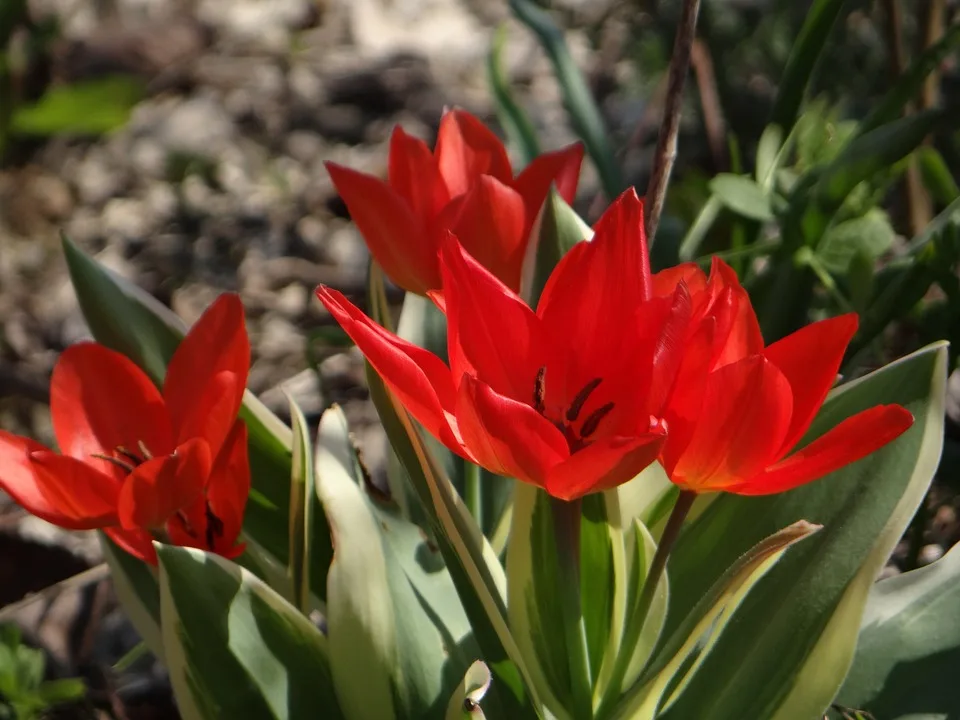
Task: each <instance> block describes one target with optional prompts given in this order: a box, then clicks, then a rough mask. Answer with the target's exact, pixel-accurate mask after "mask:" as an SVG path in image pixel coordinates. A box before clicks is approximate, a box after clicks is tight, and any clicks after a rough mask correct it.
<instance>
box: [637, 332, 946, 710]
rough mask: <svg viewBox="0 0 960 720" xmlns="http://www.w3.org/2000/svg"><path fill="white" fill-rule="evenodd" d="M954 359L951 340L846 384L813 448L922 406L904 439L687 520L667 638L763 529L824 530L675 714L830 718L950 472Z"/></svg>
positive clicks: (831, 401) (769, 585) (726, 641)
mask: <svg viewBox="0 0 960 720" xmlns="http://www.w3.org/2000/svg"><path fill="white" fill-rule="evenodd" d="M946 363H947V348H946V347H945V346H944V345H943V344H938V345H933V346H930V347H928V348H925V349H923V350H920V351H918V352H916V353H914V354H913V355H910V356H908V357H906V358H903V359H902V360H899V361H897V362H895V363H892V364H891V365H888V366H886V367H884V368H881V369H880V370H877V371H876V372H874V373H872V374H870V375H868V376H866V377H864V378H861V379H859V380H856V381H854V382H851V383H848V384H846V385H843V386H841V387H840V388H838V389H837V390H835V391H834V392H833V393H832V394H831V395H830V397H829V398H828V400H827V402H826V403H825V404H824V406H823V408H822V410H821V411H820V413H819V414H818V415H817V418H816V419H815V420H814V423H813V426H812V427H811V430H810V431H809V432H808V434H807V436H806V437H805V438H804V440H803V441H802V444H806V443H808V442H810V441H811V440H812V439H813V438H816V437H819V436H820V435H822V434H823V433H824V432H826V431H827V430H828V429H830V428H833V427H835V426H836V425H837V424H838V423H839V422H841V421H842V420H843V419H845V418H847V417H850V416H852V415H853V414H855V413H857V412H859V411H861V410H864V409H866V408H869V407H873V406H875V405H877V404H880V403H900V404H901V405H903V406H904V407H906V408H907V409H908V410H910V411H911V412H912V413H913V414H914V417H915V423H914V425H913V427H912V428H911V429H910V430H908V431H907V432H906V433H905V434H904V435H903V436H901V437H900V438H898V439H897V440H896V441H894V442H892V443H890V444H889V445H887V446H886V447H884V448H882V449H880V450H878V451H877V452H875V453H874V454H872V455H870V456H869V457H867V458H864V459H863V460H860V461H859V462H856V463H854V464H852V465H849V466H847V467H845V468H843V469H841V470H838V471H836V472H834V473H831V474H830V475H828V476H826V477H825V478H823V479H822V480H818V481H816V482H813V483H810V484H808V485H805V486H803V487H801V488H798V489H796V490H792V491H790V492H787V493H782V494H779V495H772V496H765V497H740V496H736V495H722V496H720V497H718V498H717V499H716V500H714V502H713V503H711V504H710V506H709V507H708V508H707V509H706V510H705V511H704V512H703V514H702V515H701V516H700V517H699V518H697V520H695V521H694V522H693V523H692V524H691V525H690V526H689V527H687V529H686V530H685V531H684V533H683V534H682V535H681V536H680V539H679V541H678V543H677V545H676V547H675V548H674V552H673V554H672V555H671V559H670V563H669V566H668V569H669V572H670V582H671V600H670V612H669V615H668V618H667V625H668V629H667V630H666V631H665V637H670V636H672V635H674V634H675V632H676V628H677V626H678V625H679V623H681V622H683V621H684V620H685V618H687V617H688V616H689V615H690V613H691V612H692V611H693V607H694V604H695V603H696V601H697V599H698V598H700V597H702V596H703V594H704V592H705V591H706V589H707V588H709V587H710V586H711V585H712V584H713V583H714V581H715V578H716V577H717V575H718V574H719V573H720V572H721V571H722V569H723V568H726V567H729V566H730V565H731V564H732V563H733V562H735V561H736V558H737V557H738V556H740V555H741V554H742V553H743V552H745V551H746V550H747V549H748V548H749V547H751V546H752V545H754V544H755V543H756V542H757V539H758V538H762V537H764V536H767V535H769V533H770V532H771V531H772V529H775V528H777V527H778V526H779V527H783V526H784V525H786V524H789V523H792V522H795V521H797V520H801V519H807V520H809V521H811V522H815V523H818V524H821V525H823V530H821V531H820V532H819V533H817V535H816V536H815V537H813V538H811V539H810V540H807V541H806V542H804V543H803V544H802V545H799V546H798V547H796V548H795V549H794V550H792V551H791V552H790V554H789V555H787V556H786V557H785V558H784V559H783V560H782V561H781V562H780V563H779V564H778V565H777V566H776V567H775V568H773V569H772V570H771V571H770V573H769V574H768V575H767V576H766V577H765V578H764V579H763V580H762V581H761V582H760V583H758V584H757V585H756V587H755V588H754V589H753V590H752V591H751V593H750V594H749V595H748V596H747V598H746V599H745V600H744V602H743V603H742V604H741V605H740V606H739V608H738V609H737V611H736V615H735V616H734V618H733V620H732V622H734V623H735V625H736V630H735V632H728V633H723V634H721V636H720V637H719V639H718V640H717V642H716V644H715V645H714V647H713V649H712V651H711V652H710V654H709V655H708V656H707V657H706V659H705V661H704V662H703V664H702V667H701V669H700V671H699V672H697V673H696V675H695V676H694V677H693V678H692V679H691V681H690V683H689V686H688V687H687V689H686V690H685V691H684V692H683V694H682V695H680V697H679V698H678V699H677V701H676V703H675V705H674V706H673V707H672V708H671V709H670V711H669V712H668V713H667V714H666V715H665V716H664V717H666V718H670V719H671V720H672V719H673V718H692V717H706V716H709V717H710V718H711V719H712V720H713V719H716V720H724V719H725V718H731V719H733V718H737V719H738V720H739V719H741V718H753V717H757V718H759V717H763V718H775V719H777V720H787V719H789V718H806V717H810V718H814V717H820V715H821V714H822V712H823V711H824V709H825V708H826V706H827V705H828V704H829V703H830V701H831V700H832V698H833V697H834V695H835V694H836V692H837V690H838V689H839V687H840V684H841V682H842V681H843V677H844V675H845V674H846V672H847V668H848V666H849V663H850V661H851V660H852V657H853V651H854V645H855V643H856V638H857V628H858V627H859V625H860V618H861V614H862V611H863V606H864V603H865V601H866V598H867V594H868V593H869V591H870V588H871V586H872V584H873V581H874V579H875V577H876V575H877V573H879V571H880V569H881V567H882V566H883V564H884V563H885V562H886V560H887V557H888V556H889V555H890V552H891V551H892V549H893V547H894V546H895V545H896V543H897V542H898V541H899V539H900V537H901V536H902V534H903V531H904V529H905V528H906V527H907V525H908V523H909V521H910V519H911V518H912V517H913V514H914V511H915V510H916V508H917V506H918V505H919V503H920V501H921V499H922V498H923V496H924V493H925V492H926V489H927V487H928V486H929V484H930V480H931V478H932V477H933V473H934V471H935V470H936V467H937V463H938V460H939V455H940V447H941V444H942V434H943V417H944V410H943V407H944V392H945V384H946ZM660 654H662V650H661V651H658V657H659V656H660ZM655 662H656V661H655Z"/></svg>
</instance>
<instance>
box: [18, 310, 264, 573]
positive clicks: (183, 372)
mask: <svg viewBox="0 0 960 720" xmlns="http://www.w3.org/2000/svg"><path fill="white" fill-rule="evenodd" d="M249 365H250V345H249V341H248V339H247V335H246V330H245V327H244V320H243V306H242V305H241V304H240V299H239V298H238V297H237V296H236V295H223V296H221V297H220V298H219V299H218V300H217V301H216V302H215V303H214V304H213V305H212V306H211V307H210V308H209V309H208V310H207V312H206V313H204V315H203V317H201V318H200V320H199V321H198V322H197V323H196V324H195V325H194V326H193V328H192V329H191V330H190V332H189V333H188V334H187V336H186V337H185V338H184V339H183V342H182V343H181V344H180V346H179V347H178V348H177V350H176V352H175V353H174V355H173V357H172V359H171V361H170V365H169V367H168V369H167V374H166V378H165V380H164V383H163V389H162V391H161V390H158V389H157V387H156V386H155V385H154V384H153V382H152V381H151V380H150V378H149V377H147V375H146V374H145V373H144V372H143V371H142V370H141V369H140V368H138V367H137V366H136V365H135V364H134V363H133V362H132V361H130V360H129V359H128V358H126V357H125V356H123V355H121V354H119V353H117V352H114V351H113V350H110V349H108V348H106V347H104V346H102V345H98V344H96V343H92V342H84V343H79V344H77V345H73V346H72V347H69V348H67V350H66V351H64V353H63V354H62V355H61V356H60V359H59V361H58V362H57V365H56V367H55V368H54V371H53V376H52V378H51V388H50V411H51V416H52V420H53V430H54V434H55V435H56V438H57V444H58V445H59V446H60V451H61V453H62V454H58V453H55V452H53V451H52V450H49V449H47V448H45V447H43V446H42V445H41V444H39V443H37V442H35V441H33V440H30V439H28V438H23V437H19V436H17V435H12V434H10V433H7V432H3V431H0V488H2V489H3V490H5V491H6V492H7V493H9V494H10V495H11V496H12V497H13V498H14V499H15V500H16V501H17V502H18V503H19V504H20V505H22V506H23V507H24V508H26V509H27V510H28V511H30V512H31V513H33V514H34V515H37V516H38V517H40V518H43V519H44V520H47V521H48V522H51V523H53V524H55V525H59V526H61V527H64V528H68V529H74V530H81V529H93V528H99V529H102V530H104V532H106V534H107V535H109V536H110V538H111V539H112V540H113V541H114V542H116V543H117V544H118V545H119V546H121V547H122V548H124V549H125V550H127V551H128V552H130V553H131V554H133V555H135V556H137V557H139V558H141V559H144V560H147V561H148V562H155V561H156V560H155V553H154V549H153V545H152V540H153V539H154V538H161V539H164V540H165V541H167V542H171V543H174V544H177V545H184V546H191V547H199V548H203V549H206V550H210V551H213V552H217V553H219V554H222V555H226V556H228V557H233V556H236V555H238V554H240V552H242V550H243V548H242V547H241V546H239V545H237V544H236V541H237V537H238V535H239V533H240V529H241V524H242V521H243V512H244V507H245V505H246V501H247V495H248V494H249V491H250V468H249V465H248V462H247V432H246V427H245V426H244V424H243V423H242V422H241V421H239V420H238V419H237V413H238V411H239V409H240V403H241V401H242V398H243V393H244V388H245V387H246V382H247V373H248V370H249Z"/></svg>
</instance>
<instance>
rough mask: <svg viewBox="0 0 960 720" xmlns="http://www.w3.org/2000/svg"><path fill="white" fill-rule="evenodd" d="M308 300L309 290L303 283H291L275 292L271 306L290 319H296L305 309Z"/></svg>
mask: <svg viewBox="0 0 960 720" xmlns="http://www.w3.org/2000/svg"><path fill="white" fill-rule="evenodd" d="M309 301H310V291H309V290H307V288H306V287H305V286H304V285H301V284H299V283H291V284H290V285H287V286H286V287H285V288H283V289H281V290H278V291H277V292H276V293H275V295H274V303H273V307H274V309H275V310H276V311H277V312H280V313H282V314H283V315H284V316H286V317H288V318H290V319H291V320H296V319H297V318H298V317H300V316H301V315H303V313H304V312H305V311H306V309H307V303H308V302H309Z"/></svg>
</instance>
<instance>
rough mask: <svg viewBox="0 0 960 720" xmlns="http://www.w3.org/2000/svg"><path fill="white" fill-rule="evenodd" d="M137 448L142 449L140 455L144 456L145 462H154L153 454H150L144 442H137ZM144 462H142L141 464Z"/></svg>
mask: <svg viewBox="0 0 960 720" xmlns="http://www.w3.org/2000/svg"><path fill="white" fill-rule="evenodd" d="M137 447H138V448H140V453H141V454H142V455H143V458H144V460H153V453H151V452H150V450H149V449H148V448H147V445H146V443H144V442H143V440H137ZM144 460H141V462H143V461H144Z"/></svg>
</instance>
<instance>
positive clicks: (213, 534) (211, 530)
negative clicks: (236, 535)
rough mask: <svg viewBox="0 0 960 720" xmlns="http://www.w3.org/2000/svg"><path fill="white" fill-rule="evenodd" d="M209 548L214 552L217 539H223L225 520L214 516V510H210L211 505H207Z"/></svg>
mask: <svg viewBox="0 0 960 720" xmlns="http://www.w3.org/2000/svg"><path fill="white" fill-rule="evenodd" d="M206 511H207V548H208V549H209V550H213V549H214V547H215V544H216V539H217V538H219V537H223V520H221V519H220V518H218V517H217V516H216V515H214V514H213V510H211V509H210V504H209V503H207V506H206Z"/></svg>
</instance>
